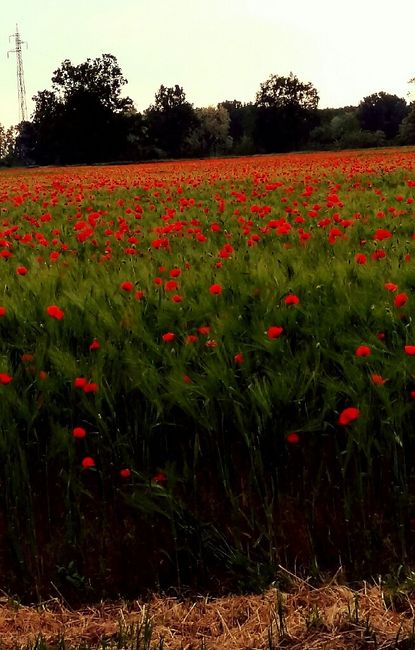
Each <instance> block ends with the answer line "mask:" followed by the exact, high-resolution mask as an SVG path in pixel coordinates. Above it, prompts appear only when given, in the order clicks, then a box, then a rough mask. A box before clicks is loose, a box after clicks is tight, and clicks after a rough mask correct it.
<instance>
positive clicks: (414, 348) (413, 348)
mask: <svg viewBox="0 0 415 650" xmlns="http://www.w3.org/2000/svg"><path fill="white" fill-rule="evenodd" d="M404 350H405V353H406V354H408V355H409V356H410V357H413V356H414V355H415V345H405V347H404Z"/></svg>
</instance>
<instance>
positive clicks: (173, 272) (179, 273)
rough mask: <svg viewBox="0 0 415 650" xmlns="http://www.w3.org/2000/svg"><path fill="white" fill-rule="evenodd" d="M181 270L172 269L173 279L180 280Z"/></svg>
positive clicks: (171, 275)
mask: <svg viewBox="0 0 415 650" xmlns="http://www.w3.org/2000/svg"><path fill="white" fill-rule="evenodd" d="M181 272H182V271H181V269H172V270H171V271H170V273H169V275H170V277H171V278H178V277H179V276H180V275H181Z"/></svg>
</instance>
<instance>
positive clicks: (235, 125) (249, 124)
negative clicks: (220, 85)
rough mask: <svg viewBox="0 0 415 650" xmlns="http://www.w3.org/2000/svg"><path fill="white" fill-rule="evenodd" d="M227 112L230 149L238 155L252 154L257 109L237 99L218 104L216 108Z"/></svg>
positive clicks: (249, 103)
mask: <svg viewBox="0 0 415 650" xmlns="http://www.w3.org/2000/svg"><path fill="white" fill-rule="evenodd" d="M221 107H223V108H225V109H226V110H227V111H228V114H229V118H230V123H229V135H230V137H231V138H232V148H233V151H234V153H236V154H238V155H243V154H252V153H254V151H255V149H254V142H253V135H254V130H255V120H256V112H257V108H256V106H255V105H254V104H252V103H251V102H248V103H246V104H243V103H242V102H240V101H238V100H237V99H233V100H226V101H224V102H220V104H218V108H221Z"/></svg>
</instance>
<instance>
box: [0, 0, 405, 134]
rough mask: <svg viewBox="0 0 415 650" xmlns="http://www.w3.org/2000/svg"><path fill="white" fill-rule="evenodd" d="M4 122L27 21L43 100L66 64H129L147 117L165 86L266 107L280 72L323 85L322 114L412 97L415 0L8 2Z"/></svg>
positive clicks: (31, 87)
mask: <svg viewBox="0 0 415 650" xmlns="http://www.w3.org/2000/svg"><path fill="white" fill-rule="evenodd" d="M0 16H1V22H0V53H1V55H0V124H3V125H4V126H6V127H7V126H9V125H11V124H13V123H16V122H17V121H18V105H17V84H16V59H15V55H10V58H9V59H7V56H6V54H7V50H8V49H13V48H14V44H13V41H11V42H10V44H9V34H12V33H14V32H15V25H16V23H18V25H19V31H20V33H21V37H22V38H23V39H24V40H25V41H27V42H28V50H26V49H24V50H23V63H24V73H25V83H26V92H27V105H28V112H29V115H30V113H31V112H32V110H33V102H32V101H31V97H32V96H33V95H34V94H35V93H36V92H38V91H39V90H43V89H45V88H50V86H51V81H50V80H51V76H52V73H53V71H54V70H55V69H56V68H58V67H59V65H60V64H61V62H62V61H63V60H64V59H70V60H71V61H72V63H73V64H78V63H82V62H83V61H85V60H86V59H87V58H88V57H89V58H91V59H93V58H95V57H98V56H100V55H101V54H103V53H110V54H113V55H115V56H116V57H117V59H118V63H119V65H120V67H121V69H122V71H123V74H124V76H125V77H126V78H127V80H128V85H127V86H126V87H125V88H126V90H125V93H126V94H128V95H129V96H130V97H131V98H132V99H133V101H134V103H135V106H136V108H137V110H140V111H141V110H144V109H145V108H147V107H148V106H149V105H150V104H151V103H152V102H153V100H154V95H155V93H156V91H157V90H158V88H159V86H160V85H161V84H164V85H166V86H172V85H174V84H176V83H177V84H179V85H180V86H183V88H184V90H185V93H186V97H187V99H188V101H190V102H192V103H193V104H194V106H195V107H196V106H209V105H216V104H217V103H218V102H219V101H223V100H225V99H239V100H241V101H244V102H247V101H254V100H255V95H256V92H257V91H258V90H259V87H260V84H261V82H263V81H265V80H266V79H267V78H268V77H269V76H270V75H271V74H277V75H282V76H287V75H288V74H289V73H290V71H292V72H293V73H294V74H295V75H297V77H298V78H299V79H300V80H301V81H305V82H308V81H311V82H312V83H313V85H314V86H315V87H316V88H317V90H318V92H319V95H320V104H319V106H320V108H324V107H326V106H332V107H336V106H345V105H349V104H352V105H356V104H358V103H359V101H360V100H361V99H362V98H363V97H365V96H367V95H370V94H371V93H374V92H378V91H381V90H384V91H386V92H390V93H395V94H397V95H399V96H400V97H405V98H407V93H408V91H409V86H408V84H407V82H408V80H409V79H410V78H412V77H415V39H414V35H413V34H414V29H415V0H394V1H393V2H389V1H387V0H341V1H340V0H118V2H116V1H115V0H71V2H64V0H11V1H10V0H0Z"/></svg>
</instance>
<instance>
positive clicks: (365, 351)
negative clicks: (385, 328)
mask: <svg viewBox="0 0 415 650" xmlns="http://www.w3.org/2000/svg"><path fill="white" fill-rule="evenodd" d="M354 353H355V355H356V357H368V356H370V355H371V354H372V350H371V349H370V347H369V346H368V345H359V347H357V348H356V350H355V352H354Z"/></svg>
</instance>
